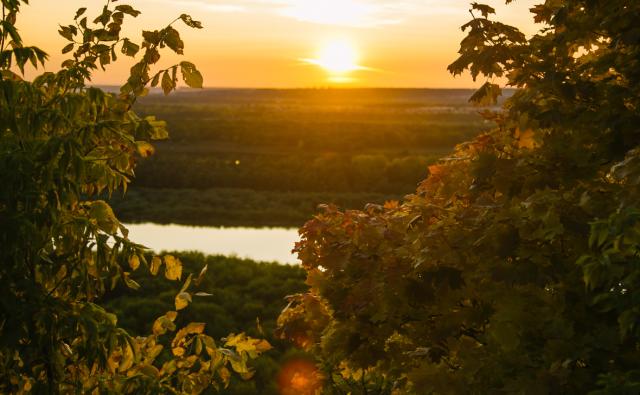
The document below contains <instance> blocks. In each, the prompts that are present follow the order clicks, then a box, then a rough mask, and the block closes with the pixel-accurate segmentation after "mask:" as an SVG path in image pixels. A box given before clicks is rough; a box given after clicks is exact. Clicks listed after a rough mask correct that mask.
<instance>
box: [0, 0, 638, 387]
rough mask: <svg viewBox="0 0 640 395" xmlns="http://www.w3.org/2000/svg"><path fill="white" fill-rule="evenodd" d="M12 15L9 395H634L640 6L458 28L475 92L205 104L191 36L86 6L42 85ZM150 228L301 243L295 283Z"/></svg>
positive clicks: (227, 93) (0, 159)
mask: <svg viewBox="0 0 640 395" xmlns="http://www.w3.org/2000/svg"><path fill="white" fill-rule="evenodd" d="M1 1H2V3H1V4H2V11H3V12H2V19H1V20H0V21H1V22H2V23H1V24H0V76H1V78H0V179H1V184H2V188H1V189H0V262H2V265H0V285H1V286H0V393H7V394H31V393H34V394H67V393H77V394H84V393H88V394H215V393H222V394H282V395H296V394H302V395H319V394H328V395H334V394H335V395H338V394H340V395H342V394H344V395H346V394H354V395H355V394H358V395H365V394H376V395H398V394H456V395H457V394H532V395H533V394H591V395H606V394H625V395H626V394H637V393H639V392H640V368H639V366H640V351H639V350H640V325H639V323H640V291H639V290H638V289H639V287H638V285H640V254H639V251H640V207H639V205H638V203H639V202H640V188H639V186H640V147H639V144H640V129H639V127H638V125H640V72H639V70H640V26H639V25H638V24H637V21H638V20H640V3H638V2H636V1H630V0H611V1H607V2H598V1H590V0H546V1H544V2H543V3H541V4H538V5H534V6H532V7H531V8H530V10H529V11H530V13H531V15H530V18H531V19H532V21H533V23H534V24H535V26H536V28H537V30H536V31H535V32H534V33H532V34H525V33H523V32H522V31H521V30H519V29H518V28H516V27H514V26H511V25H509V24H507V23H503V22H501V21H500V20H499V19H497V18H498V17H497V16H496V9H495V8H494V7H492V6H490V5H486V4H479V3H472V4H471V6H470V7H471V9H470V20H469V22H467V23H466V24H465V25H463V26H462V32H463V33H464V38H463V39H462V41H461V42H460V47H459V50H458V55H457V58H456V59H452V61H453V62H452V63H451V64H450V65H449V66H448V71H449V72H450V73H451V74H452V75H454V76H459V75H461V74H465V73H468V74H470V75H471V77H472V79H473V80H474V81H478V82H479V84H481V86H480V87H479V88H478V89H476V90H428V89H407V90H403V89H295V90H270V89H258V90H220V89H203V87H204V77H203V74H202V73H201V71H200V70H199V69H198V66H197V65H196V64H194V63H192V62H191V61H189V60H187V59H186V57H185V56H184V55H185V50H184V49H185V46H186V45H188V43H185V42H184V41H183V39H182V37H183V36H184V32H185V31H187V30H189V31H191V29H192V30H194V31H199V30H201V29H203V27H204V26H203V24H202V23H201V22H200V21H199V20H197V19H194V17H192V16H190V15H188V14H178V15H177V17H176V18H175V19H174V20H173V21H171V22H170V23H169V24H167V25H164V26H163V27H160V28H157V29H155V30H154V29H153V28H152V29H151V30H143V31H142V35H141V37H139V36H136V37H133V36H132V37H129V36H128V34H129V33H128V32H129V30H126V29H123V26H128V25H127V23H130V21H131V20H132V19H133V18H137V17H138V16H139V15H140V14H141V11H140V10H138V9H137V8H134V7H133V6H131V5H127V4H123V3H121V2H120V1H117V0H107V1H106V2H105V3H106V4H105V5H104V6H103V7H102V8H96V9H88V8H84V7H83V8H80V9H78V10H77V11H76V13H75V16H74V15H70V16H69V17H70V18H72V22H71V23H70V24H68V25H66V24H64V23H65V22H61V23H63V24H61V25H60V26H59V32H58V33H59V34H60V36H61V37H62V38H63V39H64V40H65V42H66V44H65V46H64V47H63V48H62V49H61V52H62V54H63V55H64V56H66V58H65V60H64V61H63V63H62V65H61V66H60V67H61V68H60V69H59V70H58V71H42V68H43V67H44V66H45V64H47V61H48V59H49V56H50V55H49V54H48V53H47V52H45V50H43V49H41V48H39V47H37V46H30V44H29V43H26V42H23V38H22V35H21V34H20V33H21V30H19V29H18V27H20V26H22V25H20V23H19V22H20V20H21V19H20V18H21V17H22V16H23V14H22V13H23V11H24V9H25V8H26V7H29V6H30V4H29V2H28V1H26V0H1ZM505 3H506V5H507V6H513V4H510V3H512V0H507V1H506V2H505ZM46 50H47V51H49V52H52V51H59V50H60V49H58V48H51V49H50V48H46ZM118 58H126V59H128V61H129V62H130V63H131V67H130V69H129V73H128V77H127V78H126V79H125V80H123V81H122V84H121V85H120V86H118V87H117V88H115V89H113V88H112V87H109V88H107V87H101V86H97V85H94V84H92V82H91V81H92V78H93V77H94V76H95V75H97V74H98V73H99V70H107V69H109V68H110V67H111V66H112V63H115V62H118V61H121V60H118ZM161 59H162V62H161ZM325 60H326V59H325ZM329 60H331V59H329ZM167 61H168V62H170V63H166V62H167ZM313 61H314V62H315V61H316V60H313ZM320 61H322V59H320V60H317V62H320ZM326 63H327V64H328V66H327V68H328V69H333V70H334V71H335V70H341V68H343V67H345V64H344V63H331V62H326ZM347 66H349V64H347ZM351 66H352V67H355V68H357V67H360V66H358V65H357V64H355V62H351ZM25 67H27V68H30V69H31V68H33V69H36V70H38V71H39V72H40V73H39V74H37V75H36V76H35V77H33V78H27V77H26V75H25ZM46 70H50V69H46ZM56 70H57V69H56ZM181 85H184V86H185V88H182V87H181ZM186 87H188V88H189V89H190V90H188V91H187V88H186ZM467 100H468V102H467ZM170 136H171V137H170ZM143 221H151V222H158V223H183V224H189V225H215V226H219V225H228V226H238V225H244V226H274V225H278V226H294V227H297V228H299V229H298V233H299V240H298V241H297V242H296V243H295V245H293V246H292V248H293V251H294V253H295V254H297V256H298V258H299V261H300V263H299V265H291V266H289V265H282V264H279V263H277V262H271V263H269V262H254V261H251V260H248V259H241V258H237V257H230V256H206V255H204V254H202V253H198V252H195V251H191V252H189V251H163V250H155V251H154V250H151V249H150V248H147V247H146V246H144V245H142V244H139V243H137V242H136V240H135V239H134V237H131V238H130V234H129V230H128V229H127V225H126V223H127V222H143Z"/></svg>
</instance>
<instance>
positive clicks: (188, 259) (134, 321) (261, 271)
mask: <svg viewBox="0 0 640 395" xmlns="http://www.w3.org/2000/svg"><path fill="white" fill-rule="evenodd" d="M172 254H174V255H175V256H176V257H177V258H179V259H180V261H181V262H183V265H184V269H185V270H188V271H196V270H197V268H200V267H203V266H206V267H207V268H208V270H207V272H206V274H205V275H204V277H203V279H202V281H201V282H200V288H201V289H205V290H207V293H209V294H210V295H203V296H194V301H193V304H192V305H191V306H190V308H189V309H188V310H182V311H181V312H180V316H179V317H178V318H177V319H176V321H175V322H176V325H178V326H181V325H184V324H186V323H188V322H190V321H196V320H197V321H200V322H203V323H206V328H207V332H208V333H209V334H210V335H211V336H212V337H214V338H219V337H223V336H225V335H226V334H228V333H238V332H239V331H241V330H246V331H247V334H248V335H250V336H254V337H261V338H264V339H266V340H267V341H269V343H271V344H273V349H272V350H271V351H270V352H269V353H267V354H265V355H263V356H262V357H260V358H259V359H258V360H256V361H253V362H252V363H251V368H253V369H254V370H255V373H254V375H253V377H252V378H251V380H249V381H241V380H238V379H234V378H232V382H231V384H230V386H229V388H227V389H224V390H221V391H220V392H221V393H223V394H230V395H231V394H261V395H262V394H263V395H276V394H278V393H279V392H278V386H277V385H276V384H277V382H276V376H277V375H278V373H279V372H281V371H282V370H283V368H284V367H285V366H287V365H288V362H289V360H290V359H291V358H293V357H297V358H305V359H307V360H309V361H313V358H312V357H311V356H308V355H305V354H303V353H301V352H299V351H296V350H294V349H293V348H292V347H291V345H290V344H288V342H283V341H280V340H278V339H277V338H275V337H274V335H273V332H274V330H275V328H276V318H277V317H278V313H279V312H280V310H282V308H283V307H284V304H286V302H285V300H284V297H285V296H287V295H291V294H295V293H298V292H304V291H306V289H307V286H306V285H305V284H304V279H305V271H304V270H303V269H302V268H301V267H300V266H297V265H295V266H294V265H280V264H277V263H266V262H254V261H250V260H246V259H239V258H232V257H223V256H204V255H202V254H198V253H185V252H176V253H172ZM137 281H138V282H139V283H140V285H141V288H140V289H139V290H132V289H130V288H127V287H124V286H123V285H119V286H118V287H116V289H115V290H114V291H113V292H110V293H109V294H108V295H107V296H106V297H105V299H104V300H103V304H104V306H105V307H106V308H108V309H109V310H111V311H113V312H114V313H116V314H117V315H118V317H120V319H119V321H118V322H119V323H120V325H121V326H122V327H123V328H124V329H126V330H127V331H128V332H129V333H133V334H144V333H147V332H148V331H149V329H150V327H151V322H152V321H153V318H154V317H156V316H157V315H158V314H159V313H161V312H163V311H165V310H166V309H168V308H171V306H173V304H174V296H175V291H174V289H173V288H174V287H173V282H172V281H169V280H166V279H156V278H154V277H153V276H151V275H143V276H139V277H138V278H137Z"/></svg>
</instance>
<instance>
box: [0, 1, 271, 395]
mask: <svg viewBox="0 0 640 395" xmlns="http://www.w3.org/2000/svg"><path fill="white" fill-rule="evenodd" d="M114 3H116V0H111V1H107V2H106V5H105V6H104V7H103V9H102V11H101V13H100V14H99V15H98V16H97V17H96V18H95V19H88V18H87V16H85V15H86V11H87V9H86V8H81V9H79V10H78V12H77V14H76V16H75V18H74V21H73V23H72V24H70V25H68V26H61V27H60V31H59V33H60V34H61V35H62V36H63V37H64V38H66V39H67V40H68V41H69V44H68V45H66V46H65V47H64V49H63V50H62V52H63V53H70V54H71V57H70V58H69V59H68V60H66V61H65V62H64V63H63V64H62V70H60V71H59V72H57V73H50V72H48V73H44V74H42V75H40V76H38V77H37V78H35V79H34V80H33V82H28V81H23V80H22V79H21V77H20V75H18V74H16V72H14V71H12V70H15V69H12V66H17V71H18V72H20V73H23V71H24V67H25V65H26V64H27V63H28V62H30V63H31V64H32V65H33V66H37V64H38V63H40V64H44V62H45V60H46V58H47V55H46V53H45V52H44V51H42V50H40V49H38V48H35V47H26V46H24V45H23V44H22V40H21V38H20V35H19V33H18V30H17V29H16V19H17V16H18V13H19V10H20V7H21V6H22V5H24V4H27V1H26V0H23V1H21V0H2V20H1V22H2V23H1V25H0V71H1V73H2V79H1V80H0V184H1V185H2V188H1V189H0V245H1V247H0V261H1V262H2V264H1V266H0V280H1V283H2V286H1V287H0V306H1V307H0V392H2V393H27V392H34V393H117V394H120V393H154V394H155V393H199V392H201V391H202V390H204V389H205V388H207V387H209V386H211V385H213V386H215V387H218V386H219V385H226V384H227V383H228V382H229V378H230V375H231V370H233V371H235V372H238V373H239V374H240V375H242V376H243V377H249V376H250V374H251V372H250V371H249V369H248V368H247V365H246V362H247V361H248V360H249V359H252V358H255V357H256V356H257V355H259V354H260V353H261V352H263V351H265V350H267V349H269V348H270V346H269V344H268V343H267V342H266V341H264V340H258V339H252V338H248V337H247V336H245V335H244V334H239V335H233V334H232V335H230V336H228V337H227V338H226V339H225V341H224V344H223V345H224V347H221V346H218V345H216V343H215V341H214V340H213V339H212V338H211V337H210V336H207V335H206V334H205V332H204V329H205V328H204V324H202V323H191V324H188V325H187V326H185V327H183V328H181V329H179V330H177V331H176V326H175V324H174V320H175V319H176V316H177V314H178V311H179V310H181V309H183V308H185V307H187V305H188V304H189V302H191V298H192V295H198V294H197V293H194V292H192V291H191V289H192V288H194V286H197V285H198V284H199V281H200V279H201V278H202V275H203V273H204V271H206V267H205V268H204V269H203V272H202V273H200V275H196V276H193V275H192V274H189V275H188V276H187V277H186V280H185V281H184V283H183V284H182V287H181V289H180V292H179V293H178V294H177V296H176V298H175V310H172V311H169V312H167V313H166V314H165V315H163V316H161V317H160V318H158V319H157V320H156V321H155V322H154V323H153V325H152V333H151V334H149V335H148V336H146V337H136V338H133V337H131V336H130V335H128V334H127V333H126V332H125V331H124V330H122V329H121V328H119V327H118V324H117V317H116V316H115V315H113V314H111V313H109V312H108V311H106V310H105V309H103V308H102V307H101V306H100V305H99V304H98V302H99V301H100V298H101V297H102V296H103V295H104V294H105V293H106V292H108V290H110V289H113V288H114V287H115V286H116V285H117V284H119V283H124V284H126V285H127V286H128V287H130V288H134V289H135V288H137V287H138V284H137V283H136V281H135V280H134V272H135V271H136V270H138V269H139V267H141V266H146V267H148V268H149V270H150V271H151V273H152V274H154V275H156V274H158V273H159V272H160V271H161V270H162V267H163V266H164V275H165V277H167V278H168V279H170V280H175V281H180V280H182V278H183V275H182V264H181V262H180V261H179V260H178V259H177V258H175V257H173V256H170V255H167V256H164V257H159V256H152V257H150V256H149V251H148V250H147V249H146V248H145V247H143V246H141V245H139V244H136V243H134V242H133V241H131V240H129V238H128V236H127V230H126V228H125V227H124V226H123V225H122V224H121V223H120V222H119V221H118V220H117V218H116V217H115V215H114V213H113V211H112V210H111V208H110V207H109V205H108V204H107V203H105V202H104V201H102V200H96V199H97V197H98V196H102V195H103V194H105V193H106V194H109V195H110V194H112V193H114V192H116V191H126V187H127V184H128V183H129V182H130V180H131V179H132V178H133V176H134V168H135V165H136V162H137V161H138V160H139V159H140V158H144V157H146V156H148V155H150V154H151V153H153V147H152V146H151V144H150V140H156V139H162V138H166V137H167V131H166V130H165V125H164V123H163V122H161V121H158V120H156V119H155V118H154V117H145V118H140V117H138V116H137V115H136V114H135V113H134V112H133V111H132V110H131V107H132V105H133V104H134V102H135V101H136V99H137V98H138V97H140V96H143V95H145V94H146V92H147V91H148V87H149V86H151V87H153V86H156V85H158V84H160V85H161V86H162V89H163V90H164V92H165V94H167V93H169V92H170V91H172V90H173V89H175V88H176V86H177V78H178V77H177V72H178V69H180V72H181V75H182V78H183V79H184V81H185V83H186V84H187V85H189V86H191V87H202V76H201V75H200V73H199V72H198V70H197V69H196V68H195V66H194V65H193V64H192V63H189V62H186V61H183V62H181V63H179V64H177V65H174V66H171V67H169V68H167V69H162V70H160V71H156V72H154V73H152V71H151V68H152V67H153V66H154V65H156V64H157V63H158V61H159V59H160V49H162V48H165V47H168V48H169V49H171V50H173V51H174V52H176V53H178V54H182V51H183V47H184V44H183V42H182V40H181V39H180V35H179V33H178V31H177V30H176V29H175V28H174V27H173V24H174V23H175V22H177V21H182V22H183V23H184V24H186V25H187V26H189V27H192V28H201V27H202V26H201V24H200V22H197V21H195V20H193V19H192V18H191V17H190V16H188V15H181V16H180V17H179V18H177V19H176V20H175V21H174V22H172V23H171V24H169V25H168V26H167V27H165V28H163V29H161V30H153V31H144V32H143V33H142V36H143V41H142V44H141V45H138V44H136V43H134V42H133V41H132V40H130V39H128V38H125V37H121V35H120V31H121V27H122V24H123V21H124V19H125V17H127V18H128V17H129V16H131V17H136V16H138V15H139V14H140V12H139V11H137V10H136V9H134V8H133V7H131V6H128V5H124V4H118V5H115V4H114ZM91 21H92V22H91ZM118 53H122V54H124V55H125V56H130V57H136V56H138V54H139V53H140V54H141V56H139V57H138V59H139V60H138V62H137V63H135V65H134V66H133V67H132V68H131V76H130V77H129V79H128V81H127V82H126V84H124V85H123V87H122V88H121V90H120V94H119V95H114V94H109V93H106V92H104V91H102V90H100V89H98V88H95V87H89V86H87V85H86V83H87V81H89V80H90V79H91V75H92V72H93V71H94V70H95V69H97V68H98V67H101V68H103V69H104V68H105V67H106V66H107V65H108V64H110V63H111V62H113V61H115V60H116V58H117V54H118ZM150 326H151V323H150ZM174 331H176V332H175V334H174V335H172V336H171V337H169V333H171V332H174Z"/></svg>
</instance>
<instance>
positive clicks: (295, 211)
mask: <svg viewBox="0 0 640 395" xmlns="http://www.w3.org/2000/svg"><path fill="white" fill-rule="evenodd" d="M401 197H402V195H395V194H379V193H364V192H361V193H353V192H350V193H337V192H279V191H257V190H252V189H227V188H215V189H204V190H198V189H173V188H135V189H132V190H130V191H129V192H128V193H127V195H126V196H125V197H124V198H123V197H121V196H114V197H113V198H112V199H111V204H112V206H113V208H114V209H115V211H116V212H117V213H118V218H120V220H122V221H125V222H129V223H132V222H154V223H178V224H184V225H202V226H204V225H208V226H285V227H295V228H299V227H301V226H302V225H303V224H304V223H305V222H307V221H308V220H309V219H310V218H311V217H312V216H313V214H315V213H316V212H317V207H318V204H321V203H332V204H335V205H337V206H339V207H346V208H362V207H364V205H365V204H367V203H378V204H382V203H384V202H386V201H388V200H399V199H400V198H401Z"/></svg>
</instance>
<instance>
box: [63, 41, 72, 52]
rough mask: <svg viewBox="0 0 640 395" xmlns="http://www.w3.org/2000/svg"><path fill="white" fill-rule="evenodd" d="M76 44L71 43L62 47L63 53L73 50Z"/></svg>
mask: <svg viewBox="0 0 640 395" xmlns="http://www.w3.org/2000/svg"><path fill="white" fill-rule="evenodd" d="M74 46H75V44H74V43H69V44H67V45H65V46H64V48H62V53H63V54H65V53H67V52H71V51H73V47H74Z"/></svg>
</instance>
